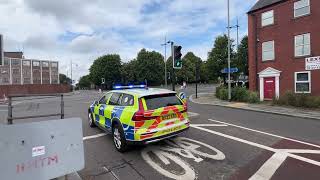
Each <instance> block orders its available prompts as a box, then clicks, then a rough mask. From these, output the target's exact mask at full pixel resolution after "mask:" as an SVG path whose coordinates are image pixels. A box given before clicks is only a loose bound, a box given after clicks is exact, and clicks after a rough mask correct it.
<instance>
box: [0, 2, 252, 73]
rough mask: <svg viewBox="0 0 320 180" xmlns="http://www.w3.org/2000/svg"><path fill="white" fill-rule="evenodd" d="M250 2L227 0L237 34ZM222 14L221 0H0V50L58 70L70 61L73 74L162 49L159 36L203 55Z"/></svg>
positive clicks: (220, 28)
mask: <svg viewBox="0 0 320 180" xmlns="http://www.w3.org/2000/svg"><path fill="white" fill-rule="evenodd" d="M255 1H256V0H247V1H245V2H244V1H243V0H234V1H230V2H231V17H232V21H231V22H232V24H234V23H235V19H236V17H239V20H240V21H239V22H240V26H241V27H240V34H241V36H242V35H244V34H246V31H247V28H246V26H247V17H246V14H245V13H246V12H247V11H248V9H249V8H250V6H252V5H253V4H254V3H255ZM226 17H227V13H226V1H225V0H215V1H212V0H190V1H185V0H135V1H128V0H107V1H106V0H91V1H86V0H55V1H51V0H41V1H39V0H0V22H1V23H0V33H2V34H4V41H5V47H4V48H5V50H7V51H16V50H17V51H20V50H23V51H24V53H25V56H26V57H27V58H38V59H50V60H58V61H59V62H60V72H63V73H67V71H70V61H71V60H73V62H74V63H76V64H78V66H77V67H75V68H76V69H77V70H75V72H74V77H76V78H79V77H80V76H82V75H85V74H86V73H88V68H89V67H90V65H91V64H92V62H93V60H94V59H96V58H97V57H99V56H102V55H104V54H107V53H117V54H120V55H121V58H122V60H123V61H129V60H131V59H133V58H135V57H136V54H137V53H138V51H139V50H140V49H142V48H146V49H150V50H156V51H159V52H163V47H162V46H161V45H160V44H162V43H163V41H164V36H167V39H170V40H173V41H175V42H176V43H177V44H180V45H182V46H183V51H185V52H188V51H193V52H194V53H195V54H196V55H198V56H200V57H201V58H202V59H206V58H207V52H208V51H209V50H210V49H211V48H212V45H213V41H214V37H215V36H217V35H219V34H223V33H225V32H226V26H227V25H226ZM232 36H233V38H235V30H232ZM69 74H70V73H69Z"/></svg>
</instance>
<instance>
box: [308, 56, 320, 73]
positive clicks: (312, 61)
mask: <svg viewBox="0 0 320 180" xmlns="http://www.w3.org/2000/svg"><path fill="white" fill-rule="evenodd" d="M316 69H320V56H318V57H310V58H306V70H316Z"/></svg>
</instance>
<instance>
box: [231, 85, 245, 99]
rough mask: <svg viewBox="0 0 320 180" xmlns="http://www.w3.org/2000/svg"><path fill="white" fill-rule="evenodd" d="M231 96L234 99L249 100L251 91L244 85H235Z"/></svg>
mask: <svg viewBox="0 0 320 180" xmlns="http://www.w3.org/2000/svg"><path fill="white" fill-rule="evenodd" d="M231 97H232V100H233V101H239V102H247V101H248V97H249V91H248V90H247V89H246V88H243V87H235V88H233V89H232V91H231Z"/></svg>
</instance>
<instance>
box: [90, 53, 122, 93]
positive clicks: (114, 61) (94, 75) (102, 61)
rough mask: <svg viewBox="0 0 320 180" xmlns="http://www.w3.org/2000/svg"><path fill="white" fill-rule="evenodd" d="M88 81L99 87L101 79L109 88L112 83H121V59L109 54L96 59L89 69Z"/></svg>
mask: <svg viewBox="0 0 320 180" xmlns="http://www.w3.org/2000/svg"><path fill="white" fill-rule="evenodd" d="M89 70H90V80H91V81H92V82H93V83H94V84H96V85H101V83H102V81H101V78H105V83H106V85H107V86H108V87H111V86H112V84H113V83H118V82H120V81H121V59H120V56H119V55H117V54H109V55H105V56H102V57H99V58H98V59H96V60H95V61H94V62H93V64H92V65H91V67H90V69H89Z"/></svg>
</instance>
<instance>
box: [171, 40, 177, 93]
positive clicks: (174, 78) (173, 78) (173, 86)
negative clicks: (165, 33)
mask: <svg viewBox="0 0 320 180" xmlns="http://www.w3.org/2000/svg"><path fill="white" fill-rule="evenodd" d="M170 43H171V56H172V76H171V81H172V91H175V90H176V87H175V86H176V76H175V73H174V68H173V63H174V49H173V48H174V43H173V42H172V41H170Z"/></svg>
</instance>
